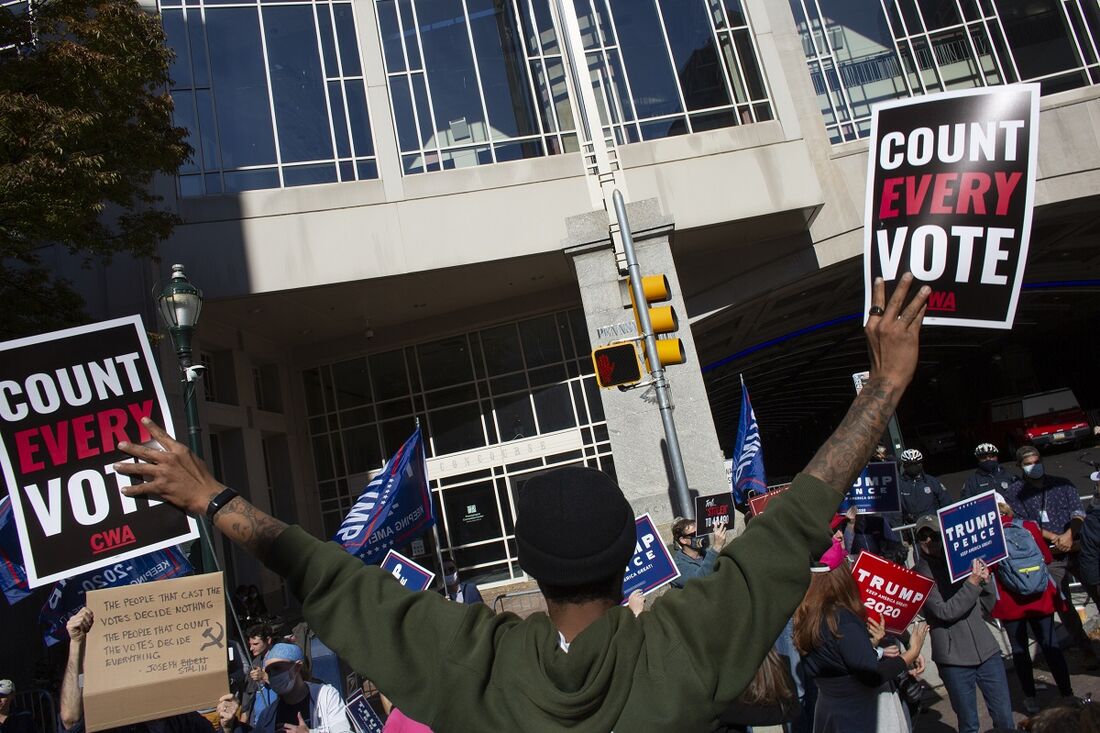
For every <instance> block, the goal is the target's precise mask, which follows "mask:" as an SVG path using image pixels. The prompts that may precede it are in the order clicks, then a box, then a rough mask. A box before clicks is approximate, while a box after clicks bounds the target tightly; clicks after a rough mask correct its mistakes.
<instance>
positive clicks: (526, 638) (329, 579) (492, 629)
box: [266, 474, 840, 733]
mask: <svg viewBox="0 0 1100 733" xmlns="http://www.w3.org/2000/svg"><path fill="white" fill-rule="evenodd" d="M839 502H840V497H839V496H838V495H837V494H836V492H835V491H833V490H832V489H830V488H829V487H828V486H826V485H825V484H823V483H821V482H820V481H818V480H817V479H815V478H813V477H812V476H809V475H807V474H800V475H799V476H798V477H796V478H795V480H794V485H793V486H792V488H791V490H790V491H788V492H786V494H784V495H783V496H781V497H778V498H777V499H775V500H774V501H773V502H772V503H771V504H769V505H768V511H767V512H766V513H765V514H763V515H761V516H760V517H759V518H757V519H754V520H753V521H752V522H751V523H750V524H749V526H748V528H747V529H746V530H745V532H744V534H742V535H741V536H740V537H738V538H737V539H735V540H733V541H732V542H730V543H728V544H727V546H726V548H725V549H724V550H723V551H722V554H721V556H720V557H719V558H718V562H717V563H716V564H715V568H714V572H713V573H712V574H711V575H709V576H707V577H705V578H699V579H696V580H693V581H691V582H690V583H688V584H687V586H686V587H685V588H684V589H683V590H677V591H670V592H669V593H667V594H665V595H664V596H662V597H661V598H660V599H658V600H657V601H656V602H655V603H654V604H653V607H652V608H651V609H650V610H649V611H647V612H646V613H643V614H642V615H641V616H639V617H638V618H635V617H634V615H633V614H632V613H631V612H630V610H629V609H627V608H625V607H621V606H620V607H617V608H613V609H611V610H610V611H609V612H608V613H607V614H605V615H604V616H602V617H601V618H600V619H599V620H597V621H596V622H594V623H593V624H592V625H591V626H589V627H588V628H586V629H585V630H584V631H583V632H582V633H581V634H579V635H578V636H577V637H576V639H574V640H573V642H572V644H571V645H570V647H569V652H568V653H566V652H564V651H562V650H561V649H560V648H559V647H558V633H557V630H556V629H555V628H554V626H553V625H552V624H551V623H550V620H549V618H548V617H547V616H546V615H545V614H542V613H538V614H534V615H532V616H530V617H529V618H527V619H520V618H518V617H517V616H515V615H513V614H510V613H502V614H496V615H495V614H493V612H492V611H491V610H490V609H489V608H488V607H487V606H484V605H481V604H479V605H473V606H467V605H461V604H458V603H452V602H450V601H447V600H445V599H444V598H442V597H441V596H439V595H438V594H436V593H432V592H421V593H410V592H408V591H407V590H405V589H404V588H403V587H401V585H400V584H399V583H398V582H397V581H396V580H394V578H393V577H392V576H391V575H390V574H389V573H387V572H385V571H384V570H381V569H379V568H377V567H373V566H368V565H364V564H363V562H362V561H361V560H359V559H357V558H355V557H353V556H352V555H349V554H348V553H347V552H345V551H344V549H343V548H342V547H341V546H340V545H338V544H336V543H333V542H322V541H320V540H317V539H315V538H314V537H311V536H310V535H308V534H306V533H305V532H304V531H303V530H301V529H299V528H297V527H291V528H289V529H287V530H286V531H285V532H283V534H282V535H280V536H279V538H278V539H277V540H276V541H275V543H274V544H273V545H272V548H271V551H270V553H269V554H268V557H267V560H266V562H267V565H268V567H270V568H271V569H272V570H273V571H275V572H276V573H278V574H279V575H282V576H283V577H285V578H286V579H287V581H288V582H289V583H290V587H291V590H292V591H293V592H294V594H295V595H296V596H297V597H298V598H299V599H300V600H301V601H302V607H303V612H304V614H305V618H306V620H307V621H308V622H309V624H310V625H311V626H312V627H313V629H314V630H315V631H316V632H317V635H318V636H319V637H320V638H321V639H323V640H324V642H325V643H326V644H327V645H329V646H330V647H331V648H332V649H334V650H335V651H336V652H337V653H338V654H339V655H340V656H341V657H343V658H344V660H346V661H347V662H348V664H350V665H351V666H352V668H354V669H355V670H356V671H358V672H359V673H361V674H363V675H364V676H365V677H367V678H368V679H370V680H372V681H373V682H374V683H375V684H376V685H378V688H379V689H380V690H382V691H383V692H384V693H385V694H386V696H387V697H389V698H390V700H392V701H393V703H394V705H396V706H397V707H398V708H400V709H401V711H402V712H404V713H405V714H406V715H408V716H409V717H411V718H413V719H414V720H419V721H421V722H423V723H426V724H428V725H430V726H431V728H432V729H433V730H435V731H437V732H443V731H478V732H479V733H481V732H483V731H499V732H501V733H504V732H507V733H511V732H512V731H524V733H542V732H543V731H561V730H569V731H577V732H578V733H579V732H582V731H583V732H588V731H591V732H593V733H595V732H599V733H607V731H612V730H614V731H618V733H638V732H639V731H677V732H685V731H708V730H711V729H712V728H713V727H714V723H715V720H716V718H717V715H718V713H719V712H720V711H721V710H722V709H723V708H724V707H725V706H726V705H727V704H728V703H729V702H730V701H732V700H733V699H734V698H736V697H737V696H738V695H739V694H740V693H741V691H742V690H743V689H744V688H745V686H746V685H747V684H748V683H749V681H750V680H751V679H752V677H753V675H754V674H755V672H756V669H757V667H759V665H760V663H761V661H762V660H763V658H764V656H765V655H766V654H767V653H768V650H769V649H771V647H772V644H773V643H774V642H775V639H776V637H778V636H779V632H780V631H781V630H782V629H783V626H784V625H785V624H786V623H787V619H789V618H790V617H791V614H792V613H793V612H794V610H795V608H796V607H797V606H798V604H799V602H801V600H802V596H803V595H804V594H805V592H806V588H807V587H808V585H809V582H810V562H811V559H816V558H817V557H819V556H820V555H821V553H822V552H824V551H825V550H826V549H827V548H828V546H829V540H830V531H829V519H830V518H831V517H832V516H833V513H834V512H835V510H836V507H837V505H838V504H839ZM562 541H563V542H568V541H569V538H568V537H562Z"/></svg>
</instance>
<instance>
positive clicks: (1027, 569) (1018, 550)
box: [996, 519, 1050, 596]
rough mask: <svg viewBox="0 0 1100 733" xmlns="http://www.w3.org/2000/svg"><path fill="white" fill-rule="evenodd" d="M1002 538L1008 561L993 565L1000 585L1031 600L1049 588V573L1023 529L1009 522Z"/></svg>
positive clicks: (1030, 535) (1033, 539)
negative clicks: (1029, 597)
mask: <svg viewBox="0 0 1100 733" xmlns="http://www.w3.org/2000/svg"><path fill="white" fill-rule="evenodd" d="M1004 535H1005V546H1006V547H1007V548H1008V557H1006V558H1005V559H1004V560H1001V561H1000V562H999V563H997V567H996V573H997V577H998V578H999V579H1000V581H1001V584H1002V585H1004V587H1005V588H1007V589H1008V590H1010V591H1012V592H1013V593H1015V594H1017V595H1021V596H1033V595H1035V594H1037V593H1042V592H1043V591H1045V590H1046V589H1047V586H1048V585H1050V573H1049V572H1047V564H1046V560H1044V559H1043V552H1042V550H1040V549H1039V545H1038V544H1037V543H1036V542H1035V537H1034V535H1032V534H1031V532H1028V531H1027V530H1026V529H1024V525H1023V524H1022V523H1021V522H1020V521H1019V520H1018V519H1013V520H1012V523H1011V524H1008V525H1006V526H1005V527H1004Z"/></svg>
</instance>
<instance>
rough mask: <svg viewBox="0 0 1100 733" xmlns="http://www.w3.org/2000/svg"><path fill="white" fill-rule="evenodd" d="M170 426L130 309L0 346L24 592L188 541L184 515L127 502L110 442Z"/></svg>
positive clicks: (0, 437) (1, 415) (139, 439)
mask: <svg viewBox="0 0 1100 733" xmlns="http://www.w3.org/2000/svg"><path fill="white" fill-rule="evenodd" d="M146 417H148V418H151V419H152V420H154V421H155V422H157V423H159V424H161V425H163V426H165V428H166V429H167V430H168V431H169V433H171V432H172V423H171V417H170V416H169V413H168V407H167V403H166V401H165V398H164V389H163V387H162V386H161V383H160V379H159V378H158V377H157V371H156V366H155V364H154V363H153V358H152V353H151V352H150V349H149V341H148V339H147V338H146V336H145V328H144V326H143V325H142V321H141V318H140V317H139V316H130V317H128V318H120V319H117V320H113V321H105V322H102V323H97V324H93V325H90V326H80V327H78V328H71V329H67V330H64V331H55V332H53V333H48V334H42V335H39V336H31V337H29V338H24V339H18V340H15V341H7V342H4V343H2V344H0V463H2V464H3V471H4V482H5V483H6V485H7V490H8V495H9V496H10V497H11V500H12V512H13V515H14V519H15V524H16V530H17V532H18V535H19V544H20V549H21V550H22V553H23V562H24V565H25V567H26V572H27V584H28V585H29V586H30V587H31V588H35V587H38V586H41V585H45V584H47V583H51V582H54V581H57V580H62V579H64V578H67V577H71V576H73V575H77V574H79V573H85V572H88V571H91V570H95V569H97V568H102V567H108V566H111V565H114V564H115V563H117V562H119V561H120V560H127V559H130V558H132V557H137V556H138V555H144V554H146V553H148V552H152V551H153V550H160V549H164V548H167V547H171V546H172V545H176V544H179V543H180V542H183V541H187V540H191V539H194V538H196V537H198V528H197V525H196V524H195V521H194V520H193V519H190V518H189V517H187V516H186V515H184V514H182V513H180V512H178V511H176V510H175V509H173V508H172V507H171V506H169V505H167V504H164V503H163V502H160V501H157V500H155V499H147V498H138V497H128V496H125V495H123V493H122V489H123V488H125V487H127V486H129V485H130V482H131V480H130V478H129V477H128V476H124V475H122V474H117V473H115V471H114V468H113V466H114V464H115V463H117V462H119V461H125V460H130V458H129V456H127V455H126V454H124V453H122V452H121V451H120V450H118V447H117V446H118V443H119V442H120V441H123V440H125V441H129V442H135V443H148V442H151V440H152V439H151V436H150V435H149V432H148V431H147V430H146V428H145V426H143V425H142V424H141V419H142V418H146Z"/></svg>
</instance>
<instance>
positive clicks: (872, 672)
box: [794, 545, 928, 733]
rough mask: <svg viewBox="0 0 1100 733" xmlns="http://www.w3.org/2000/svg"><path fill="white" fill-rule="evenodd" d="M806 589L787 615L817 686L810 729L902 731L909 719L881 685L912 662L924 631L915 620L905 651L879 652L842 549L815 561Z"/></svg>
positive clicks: (877, 632)
mask: <svg viewBox="0 0 1100 733" xmlns="http://www.w3.org/2000/svg"><path fill="white" fill-rule="evenodd" d="M812 573H813V574H812V579H811V580H810V588H809V590H808V591H806V597H805V598H804V599H802V604H801V605H800V606H799V607H798V610H797V611H795V614H794V642H795V646H796V648H797V649H798V651H799V652H800V653H801V654H802V665H803V669H804V670H805V673H806V677H807V678H808V679H812V680H813V681H814V683H815V684H816V687H817V703H816V706H815V708H814V716H813V720H814V733H847V731H877V732H878V733H888V732H889V733H900V732H902V731H904V732H906V733H907V732H908V731H909V730H910V724H909V722H908V720H907V718H906V715H905V711H904V710H903V709H902V706H901V701H900V699H899V698H898V696H897V694H896V693H895V692H894V691H892V690H890V689H889V687H888V684H889V682H890V681H891V680H894V679H896V678H897V676H898V675H901V674H904V673H905V672H906V670H908V669H909V667H910V666H912V665H915V664H916V663H917V659H918V657H919V656H920V650H921V646H923V644H924V637H925V635H926V634H927V633H928V629H927V627H926V626H925V625H924V624H918V625H917V627H916V628H915V630H914V631H913V634H912V636H911V640H910V644H909V647H908V649H906V651H905V652H903V653H901V654H899V655H898V656H886V655H884V654H883V653H882V652H881V651H878V650H877V649H876V647H877V646H878V642H880V641H881V640H882V639H883V636H884V635H885V628H884V627H883V626H882V623H881V617H880V618H879V619H877V620H876V619H873V618H868V615H867V609H866V608H865V607H864V605H863V599H862V598H861V597H860V593H859V587H858V586H857V585H856V582H855V580H853V578H852V571H851V568H849V567H848V562H847V560H846V559H845V555H844V551H843V548H842V547H839V546H838V545H834V547H833V548H832V549H830V550H829V551H828V552H826V553H825V555H823V556H822V558H821V561H820V562H818V563H815V565H814V567H813V569H812Z"/></svg>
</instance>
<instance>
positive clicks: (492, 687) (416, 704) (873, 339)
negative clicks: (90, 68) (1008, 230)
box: [115, 276, 931, 733]
mask: <svg viewBox="0 0 1100 733" xmlns="http://www.w3.org/2000/svg"><path fill="white" fill-rule="evenodd" d="M911 283H912V278H911V277H910V276H905V277H903V278H902V279H901V281H900V283H899V284H898V287H897V288H896V290H895V291H894V294H893V296H892V297H891V299H890V301H889V302H887V300H886V295H885V293H886V290H885V284H884V283H883V282H882V281H881V280H879V281H877V282H876V283H875V285H874V295H873V300H872V302H873V312H872V313H871V314H870V316H869V319H868V323H867V328H866V333H867V340H868V344H869V347H870V348H869V352H870V357H871V376H870V379H869V381H868V382H867V384H866V386H865V387H864V388H863V391H862V392H861V393H860V394H859V395H858V396H857V397H856V399H855V402H854V403H853V405H852V407H851V409H850V410H849V411H848V414H847V415H846V416H845V418H844V420H843V421H842V422H841V424H840V425H839V426H838V427H837V429H836V431H835V432H834V433H833V434H832V436H831V437H830V438H829V439H828V440H827V441H826V443H825V445H824V446H822V448H821V449H820V450H819V451H818V452H817V454H816V455H815V456H814V458H813V459H812V460H811V461H810V463H809V464H808V465H807V466H806V469H805V471H804V472H802V473H800V474H799V475H798V476H796V477H795V479H794V481H793V482H792V486H791V489H790V490H789V491H787V492H785V493H784V494H783V495H782V496H780V497H778V498H776V499H775V500H774V501H773V502H772V504H771V505H770V506H769V507H768V511H767V512H766V513H765V514H763V515H762V516H760V517H758V518H757V519H755V520H753V522H752V523H751V524H750V525H749V526H748V528H747V529H746V530H745V532H744V534H743V535H742V536H741V537H739V538H738V539H736V540H734V541H732V542H730V543H728V544H727V545H726V546H725V547H724V548H723V550H722V553H721V555H720V556H719V558H718V561H717V562H716V563H715V568H714V572H712V573H711V574H710V575H708V576H707V577H705V578H699V579H697V580H696V581H695V582H693V583H689V584H688V585H687V586H686V587H685V588H684V589H683V590H682V591H679V592H678V593H668V594H665V595H664V596H662V597H661V598H659V599H657V601H656V602H654V603H653V606H652V608H650V610H649V611H647V612H646V613H643V614H642V615H641V616H638V617H637V618H635V617H634V614H633V613H631V612H630V610H629V609H627V608H625V607H623V606H621V605H620V603H621V601H622V589H623V578H624V572H625V569H626V566H627V563H628V562H629V560H630V558H631V557H632V556H633V553H634V550H635V545H636V542H637V532H636V523H635V520H634V511H633V508H632V507H631V506H630V504H629V502H628V501H627V500H626V498H625V497H624V496H623V493H622V490H621V489H620V488H619V487H618V485H616V484H615V482H614V481H613V480H612V479H611V478H610V477H609V476H607V475H606V474H603V473H600V472H599V471H596V470H595V469H586V468H581V467H575V466H572V467H563V468H557V469H554V470H551V471H547V472H546V473H544V474H541V475H539V476H536V477H534V478H532V479H531V480H530V481H528V482H527V484H526V486H525V488H524V490H523V491H521V492H520V493H519V497H518V502H517V520H516V543H517V547H518V550H519V563H520V566H521V567H522V568H524V570H526V571H527V572H528V573H529V574H530V575H532V576H533V577H534V578H535V579H536V581H537V582H538V583H539V587H540V588H541V590H542V592H543V595H544V596H545V598H546V601H547V609H548V614H547V615H543V614H533V615H531V616H529V617H527V618H526V619H520V618H518V617H516V616H515V615H513V614H499V615H494V614H493V613H492V610H491V609H489V608H488V607H487V606H485V605H481V604H477V605H460V604H457V603H451V602H448V601H446V600H445V599H443V598H442V597H440V596H439V595H437V594H434V593H408V592H407V591H406V590H404V589H403V588H401V586H400V584H398V583H397V581H395V580H394V579H393V577H392V576H391V575H390V574H389V573H386V572H385V571H384V570H382V569H380V568H376V567H373V566H368V565H365V564H364V563H363V562H362V561H360V560H359V559H357V558H355V557H353V556H352V555H350V554H348V553H347V552H345V551H344V549H343V548H342V547H340V546H339V545H337V544H334V543H326V542H322V541H320V540H318V539H316V538H314V537H311V536H310V535H308V534H306V533H305V532H304V531H302V530H301V529H299V528H295V527H287V525H285V524H284V523H282V522H280V521H278V520H276V519H274V518H272V517H270V516H268V515H267V514H265V513H263V512H262V511H260V510H258V509H256V507H254V506H252V505H251V504H249V503H248V502H247V501H245V500H244V499H243V498H241V497H240V496H237V494H236V492H234V491H232V490H231V489H227V488H226V487H225V486H223V485H222V484H220V483H219V482H218V481H217V480H216V479H215V478H214V477H213V475H212V474H211V473H210V471H209V470H208V469H207V468H206V466H205V464H203V463H202V461H201V460H199V459H198V458H197V457H196V456H195V455H194V454H193V453H191V452H190V451H189V450H188V449H187V448H186V447H185V446H184V445H182V444H180V443H178V442H177V441H175V440H173V439H172V438H170V437H169V436H168V435H167V434H166V433H165V432H164V431H163V430H161V429H160V428H159V427H157V426H156V425H155V424H154V423H153V422H152V421H147V422H145V423H143V424H144V425H145V426H146V427H147V428H148V429H149V431H150V432H151V433H152V435H153V437H154V438H155V439H156V440H157V442H158V443H160V445H161V446H162V448H163V450H157V449H155V448H149V447H145V446H141V445H134V444H131V443H122V444H121V445H120V446H119V447H120V448H121V449H122V450H123V451H125V452H126V453H128V454H129V455H131V456H133V457H135V458H137V459H139V460H138V462H135V463H126V464H121V463H120V464H118V465H117V466H116V467H115V470H116V471H119V472H120V473H123V474H126V475H130V476H141V477H142V478H143V479H144V482H143V483H140V484H135V485H134V486H131V487H129V488H127V489H126V494H127V495H130V496H138V495H153V496H156V497H158V498H159V499H161V500H163V501H165V502H167V503H169V504H171V505H172V506H174V507H176V508H178V509H181V510H183V511H187V512H191V513H193V514H206V515H207V516H208V517H210V518H211V520H212V522H213V523H214V525H215V526H216V527H217V529H218V530H219V531H221V532H222V533H224V534H225V535H226V536H227V537H229V538H230V539H231V540H232V541H234V542H236V543H238V544H239V545H241V546H243V547H244V548H246V549H247V550H249V551H250V552H252V553H253V554H255V555H256V556H258V557H259V558H260V559H261V560H263V561H264V562H265V563H266V565H267V566H268V567H269V568H270V569H271V570H273V571H274V572H275V573H277V574H279V575H281V576H282V577H284V578H286V579H287V581H288V586H289V587H290V588H291V589H292V591H293V593H294V594H295V595H296V596H297V597H298V598H299V599H301V601H302V608H303V612H304V614H305V618H306V619H307V620H308V621H309V623H310V625H311V626H312V627H313V628H314V629H316V631H317V632H318V635H319V636H320V637H321V638H323V639H324V640H325V641H326V643H328V644H329V645H330V646H331V647H332V648H333V649H335V650H336V651H337V652H338V653H339V654H340V656H341V657H343V658H344V659H345V660H347V661H348V663H349V664H350V665H351V666H352V667H353V668H354V669H355V670H356V671H358V672H360V673H361V674H363V675H364V676H366V677H368V678H370V679H372V680H373V681H374V682H375V683H376V684H377V685H378V687H379V688H380V689H381V690H382V691H384V692H385V694H386V696H387V697H389V698H390V699H391V700H393V702H394V704H396V705H397V706H398V707H400V708H401V709H402V710H403V711H405V712H406V713H407V714H408V715H410V716H412V717H413V718H414V719H416V720H419V721H421V722H424V723H425V724H426V725H429V726H431V727H432V729H433V730H439V731H448V730H455V731H482V730H523V731H525V733H542V732H543V731H547V732H548V731H560V730H562V729H563V728H569V729H570V730H573V731H577V733H582V732H585V731H592V732H595V731H609V730H617V731H637V730H677V731H697V730H698V731H701V730H712V729H713V727H714V724H715V720H716V718H717V716H718V713H719V712H720V711H721V710H722V709H723V708H724V707H725V706H726V705H727V704H728V703H730V702H731V701H733V700H734V699H735V698H737V696H738V695H740V694H741V692H742V691H743V690H744V689H745V687H746V686H747V685H748V684H749V682H750V681H751V680H752V678H753V676H754V674H755V673H756V670H757V668H758V667H759V666H760V663H761V662H762V661H763V659H764V657H765V656H766V655H767V653H768V651H769V650H770V649H771V647H772V644H773V642H774V641H775V639H776V637H777V636H778V635H779V633H780V631H781V630H782V628H783V625H784V624H785V623H786V621H787V618H788V616H789V615H790V613H791V612H792V611H793V610H794V609H795V608H796V607H797V606H798V604H799V602H800V601H801V599H802V597H803V595H805V592H806V587H807V585H808V584H809V576H810V573H809V568H808V562H807V560H808V558H810V557H817V556H819V555H820V554H821V553H822V552H824V551H825V550H826V549H827V548H828V546H829V537H830V532H829V530H828V523H829V520H830V519H831V518H832V517H833V515H834V514H835V512H836V509H837V506H838V505H839V503H840V501H841V499H843V498H844V496H845V494H846V493H847V491H848V489H849V488H850V487H851V485H852V482H853V481H854V480H855V478H856V475H857V474H858V473H859V471H860V469H862V468H863V466H864V464H865V463H866V461H867V458H868V457H869V456H870V455H871V449H872V448H873V447H874V444H875V441H876V440H877V439H878V437H879V436H880V435H882V434H883V432H884V431H885V429H886V422H887V420H888V419H889V417H890V415H892V414H893V412H894V410H895V409H896V408H897V405H898V401H899V400H900V399H901V396H902V394H903V393H904V391H905V388H906V387H907V386H908V384H909V382H910V381H911V380H912V378H913V372H914V370H915V369H916V364H917V356H918V351H919V348H918V346H919V339H920V326H921V323H922V321H923V318H924V312H925V309H926V305H927V300H928V296H929V293H930V292H931V291H930V289H929V288H927V287H922V288H921V289H920V291H919V292H918V293H917V295H916V296H915V297H914V298H913V299H912V300H908V295H909V289H910V285H911ZM731 609H736V613H731ZM715 629H721V630H722V633H720V634H715V633H714V632H715ZM688 669H690V670H691V673H690V674H684V670H688Z"/></svg>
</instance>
